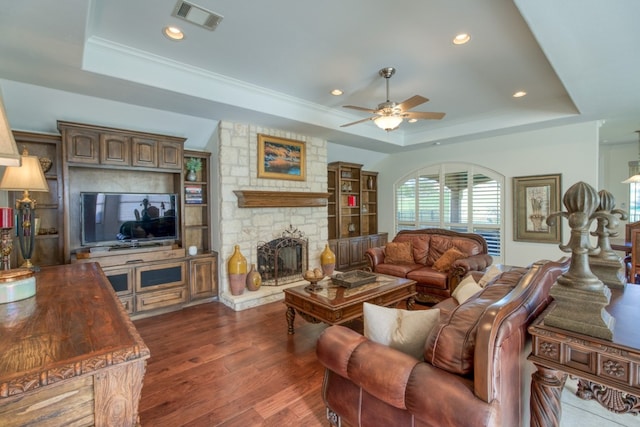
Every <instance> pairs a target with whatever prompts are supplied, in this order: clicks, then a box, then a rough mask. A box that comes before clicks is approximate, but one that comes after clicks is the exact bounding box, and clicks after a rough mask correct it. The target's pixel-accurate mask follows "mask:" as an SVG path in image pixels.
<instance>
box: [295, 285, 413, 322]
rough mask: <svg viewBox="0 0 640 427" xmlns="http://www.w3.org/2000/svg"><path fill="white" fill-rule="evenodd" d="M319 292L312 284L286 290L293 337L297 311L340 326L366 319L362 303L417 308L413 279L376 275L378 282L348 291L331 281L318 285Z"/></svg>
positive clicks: (311, 320)
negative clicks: (312, 287)
mask: <svg viewBox="0 0 640 427" xmlns="http://www.w3.org/2000/svg"><path fill="white" fill-rule="evenodd" d="M318 285H319V289H317V290H315V291H311V290H309V289H310V288H309V286H308V285H300V286H296V287H293V288H289V289H285V290H284V303H285V304H286V305H287V324H288V326H289V328H288V332H289V334H290V335H291V334H293V333H294V330H293V321H294V319H295V316H296V312H297V313H298V314H300V316H301V317H302V318H303V319H305V320H306V321H308V322H311V323H320V322H324V323H328V324H330V325H339V324H342V323H345V322H349V321H351V320H354V319H357V318H358V317H360V316H362V303H365V302H368V303H372V304H376V305H381V306H391V305H395V304H397V303H398V302H400V301H404V300H406V301H407V308H408V309H409V310H411V309H413V305H414V303H415V298H414V297H415V295H416V282H415V281H414V280H409V279H401V278H399V277H393V276H387V275H384V274H376V281H375V282H373V283H369V284H366V285H361V286H358V287H356V288H352V289H348V288H344V287H341V286H335V285H334V284H333V283H332V281H331V279H330V278H325V279H323V280H321V281H320V282H318Z"/></svg>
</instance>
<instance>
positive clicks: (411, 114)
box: [402, 111, 445, 120]
mask: <svg viewBox="0 0 640 427" xmlns="http://www.w3.org/2000/svg"><path fill="white" fill-rule="evenodd" d="M444 115H445V113H430V112H423V111H408V112H406V113H402V117H405V118H407V119H428V120H440V119H441V118H443V117H444Z"/></svg>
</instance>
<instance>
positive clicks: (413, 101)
mask: <svg viewBox="0 0 640 427" xmlns="http://www.w3.org/2000/svg"><path fill="white" fill-rule="evenodd" d="M428 101H429V99H427V98H425V97H424V96H420V95H414V96H412V97H411V98H409V99H406V100H404V101H402V102H401V103H400V104H398V108H400V110H401V111H407V110H410V109H412V108H413V107H415V106H418V105H420V104H424V103H425V102H428Z"/></svg>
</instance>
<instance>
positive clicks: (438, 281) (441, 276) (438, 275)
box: [377, 266, 448, 289]
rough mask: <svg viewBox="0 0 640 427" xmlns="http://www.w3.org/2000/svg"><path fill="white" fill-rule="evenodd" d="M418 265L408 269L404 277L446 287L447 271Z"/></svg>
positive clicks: (436, 286)
mask: <svg viewBox="0 0 640 427" xmlns="http://www.w3.org/2000/svg"><path fill="white" fill-rule="evenodd" d="M420 267H422V268H418V269H413V270H411V271H408V272H407V273H406V276H404V277H406V278H407V279H411V280H415V281H416V282H418V283H428V284H429V286H432V287H434V288H440V289H447V277H448V276H447V273H443V272H441V271H436V270H434V269H433V268H431V267H423V266H420ZM377 271H378V270H377Z"/></svg>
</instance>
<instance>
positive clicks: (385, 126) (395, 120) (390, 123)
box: [373, 116, 402, 132]
mask: <svg viewBox="0 0 640 427" xmlns="http://www.w3.org/2000/svg"><path fill="white" fill-rule="evenodd" d="M373 122H374V123H375V124H376V126H378V127H379V128H380V129H382V130H386V131H387V132H389V131H392V130H394V129H397V128H398V126H400V123H402V117H399V116H380V117H376V118H375V119H373Z"/></svg>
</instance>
